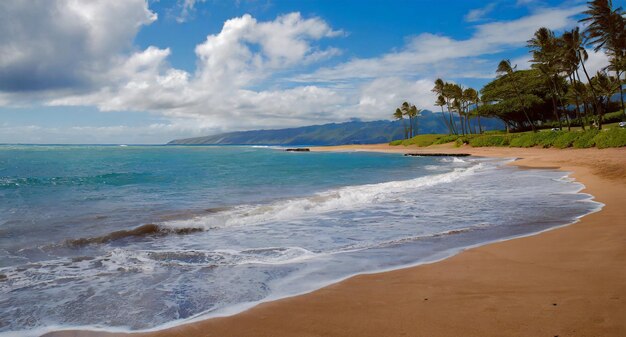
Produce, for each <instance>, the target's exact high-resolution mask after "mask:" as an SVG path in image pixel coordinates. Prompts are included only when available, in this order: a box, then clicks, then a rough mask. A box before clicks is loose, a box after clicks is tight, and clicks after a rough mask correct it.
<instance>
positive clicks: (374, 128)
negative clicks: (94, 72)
mask: <svg viewBox="0 0 626 337" xmlns="http://www.w3.org/2000/svg"><path fill="white" fill-rule="evenodd" d="M455 120H456V122H457V123H458V118H456V119H455ZM407 122H408V121H404V122H403V121H401V120H395V121H385V120H380V121H369V122H365V121H361V120H358V119H352V120H350V121H348V122H343V123H330V124H323V125H310V126H303V127H296V128H287V129H276V130H251V131H236V132H228V133H222V134H217V135H212V136H205V137H195V138H185V139H175V140H172V141H170V142H169V143H167V144H168V145H344V144H377V143H388V142H390V141H392V140H397V139H402V138H403V137H404V125H403V123H407ZM418 122H419V126H418V134H427V133H448V129H447V127H446V124H445V123H444V121H443V118H442V115H441V113H433V112H432V111H428V110H425V111H422V115H421V117H419V119H418ZM475 124H476V121H475V120H473V121H472V125H473V126H474V125H475ZM481 125H482V127H483V130H499V129H504V125H503V124H502V122H501V121H499V120H497V119H493V118H482V119H481Z"/></svg>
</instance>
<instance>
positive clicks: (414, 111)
mask: <svg viewBox="0 0 626 337" xmlns="http://www.w3.org/2000/svg"><path fill="white" fill-rule="evenodd" d="M421 113H422V109H418V108H417V107H416V106H415V105H411V107H410V108H409V117H410V118H411V120H412V123H411V130H412V132H413V135H412V136H413V137H415V136H417V134H418V132H417V129H418V126H419V124H418V120H417V118H418V117H421V116H422V115H421Z"/></svg>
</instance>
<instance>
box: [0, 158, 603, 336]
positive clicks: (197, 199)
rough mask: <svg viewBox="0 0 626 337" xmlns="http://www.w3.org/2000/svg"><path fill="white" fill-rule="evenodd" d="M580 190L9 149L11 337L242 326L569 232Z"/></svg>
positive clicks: (372, 166) (584, 207) (367, 170)
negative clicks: (279, 307)
mask: <svg viewBox="0 0 626 337" xmlns="http://www.w3.org/2000/svg"><path fill="white" fill-rule="evenodd" d="M580 189H581V185H580V184H578V183H575V182H573V181H572V180H571V179H569V178H567V177H566V174H565V173H563V172H558V171H550V170H520V169H517V168H514V167H510V166H504V162H503V161H501V160H491V159H480V158H464V159H459V158H433V157H402V156H399V155H394V154H376V153H288V152H283V151H280V150H277V149H274V148H260V147H234V146H230V147H173V146H168V147H157V146H150V147H148V146H146V147H139V146H138V147H133V146H128V147H115V146H0V214H2V216H1V217H0V274H1V276H0V335H2V334H7V335H8V334H12V332H19V334H23V333H26V334H28V333H31V334H36V333H38V332H41V331H46V329H50V328H52V327H54V328H59V327H91V328H104V329H124V330H129V329H132V330H136V329H148V328H153V327H156V326H163V325H167V324H176V323H177V322H180V321H182V320H185V319H189V318H193V317H196V316H197V315H201V314H202V315H205V316H210V315H219V314H227V313H232V312H237V311H239V310H242V309H244V308H246V307H249V306H250V305H253V304H254V303H258V302H259V301H264V300H268V299H275V298H280V297H284V296H288V295H293V294H298V293H302V292H307V291H310V290H313V289H316V288H319V287H321V286H323V285H326V284H329V283H332V282H335V281H337V280H340V279H343V278H345V277H348V276H350V275H354V274H357V273H364V272H373V271H378V270H387V269H393V268H398V267H402V266H407V265H414V264H417V263H420V262H425V261H432V260H437V259H440V258H443V257H446V256H449V255H450V254H453V253H454V252H457V251H458V250H460V249H463V248H464V247H469V246H473V245H477V244H481V243H485V242H490V241H494V240H500V239H505V238H510V237H515V236H519V235H526V234H529V233H534V232H538V231H541V230H545V229H548V228H551V227H555V226H560V225H564V224H567V223H570V222H572V221H574V220H575V219H576V218H577V217H579V216H582V215H584V214H586V213H588V212H590V211H593V210H595V209H597V208H598V206H599V204H597V203H595V202H592V201H591V200H590V196H589V195H586V194H580V193H578V192H579V191H580ZM28 331H30V332H28Z"/></svg>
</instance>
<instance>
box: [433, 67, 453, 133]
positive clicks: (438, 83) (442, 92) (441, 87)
mask: <svg viewBox="0 0 626 337" xmlns="http://www.w3.org/2000/svg"><path fill="white" fill-rule="evenodd" d="M449 85H450V84H449V83H445V82H444V81H443V80H442V79H440V78H438V79H436V80H435V87H434V88H433V89H432V90H431V91H432V92H434V93H436V94H437V95H438V96H437V102H436V103H435V105H440V106H441V114H442V115H443V116H444V121H446V117H445V113H444V112H443V106H444V105H445V106H446V107H447V108H448V117H447V119H448V121H446V126H447V127H448V129H449V131H450V134H456V130H455V127H454V121H453V119H452V112H450V97H448V96H446V94H448V91H449V90H447V88H448V87H449ZM440 101H441V102H443V103H441V104H439V103H440Z"/></svg>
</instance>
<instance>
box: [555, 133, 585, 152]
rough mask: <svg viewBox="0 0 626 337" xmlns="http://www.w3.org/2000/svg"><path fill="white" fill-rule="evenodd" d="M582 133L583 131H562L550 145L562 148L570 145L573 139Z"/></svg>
mask: <svg viewBox="0 0 626 337" xmlns="http://www.w3.org/2000/svg"><path fill="white" fill-rule="evenodd" d="M582 135H583V132H575V131H572V132H562V133H561V134H560V135H559V136H558V137H557V138H556V139H555V140H554V142H553V143H552V146H554V147H557V148H559V149H564V148H567V147H570V146H572V144H574V141H575V140H576V139H578V138H579V137H580V136H582Z"/></svg>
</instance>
